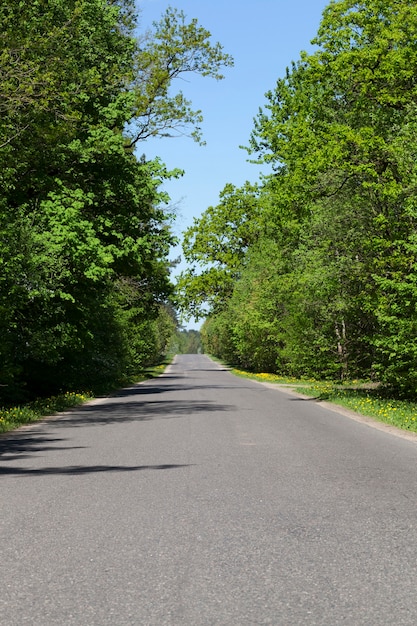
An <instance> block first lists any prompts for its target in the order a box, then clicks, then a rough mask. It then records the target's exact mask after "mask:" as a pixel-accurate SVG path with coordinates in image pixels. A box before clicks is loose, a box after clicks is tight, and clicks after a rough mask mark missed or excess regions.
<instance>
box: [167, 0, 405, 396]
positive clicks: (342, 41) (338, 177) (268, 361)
mask: <svg viewBox="0 0 417 626" xmlns="http://www.w3.org/2000/svg"><path fill="white" fill-rule="evenodd" d="M313 43H314V44H315V46H316V48H315V50H314V52H312V53H311V54H307V53H305V52H304V53H302V54H301V56H300V59H299V60H298V61H297V62H295V63H293V64H292V66H291V67H290V68H289V69H288V70H287V73H286V75H285V76H284V77H283V78H280V79H279V80H278V81H277V84H276V86H275V88H274V89H272V90H271V91H270V92H269V93H268V94H266V99H267V100H266V105H265V106H264V108H263V109H260V112H259V114H258V116H257V118H256V119H255V124H254V129H253V132H252V135H251V138H250V145H249V147H248V148H247V149H248V151H249V154H250V157H251V158H252V159H253V160H255V161H257V162H260V163H264V164H270V166H271V170H272V173H271V174H270V175H267V176H265V177H263V178H262V179H261V180H260V181H259V182H258V184H254V185H251V184H249V183H247V184H246V185H245V186H243V187H242V188H235V187H234V186H233V185H228V186H226V188H225V189H224V191H223V192H222V194H221V196H220V202H219V204H218V206H216V207H210V208H208V209H207V210H206V212H205V213H204V214H203V215H202V216H201V218H199V219H196V220H195V222H194V224H193V226H192V227H191V228H189V229H188V231H187V232H186V234H185V239H184V251H185V255H186V257H187V259H188V261H189V262H190V264H191V268H190V270H189V271H187V272H185V273H183V275H182V277H181V279H180V281H179V286H178V290H179V297H180V299H181V301H182V304H183V306H184V308H188V309H189V310H190V311H192V312H193V313H194V314H196V315H200V316H201V317H204V316H207V319H206V321H205V323H204V325H203V328H202V338H203V343H204V346H205V349H206V350H207V351H208V352H211V353H213V354H215V355H217V356H219V357H222V358H225V359H227V360H228V361H230V362H232V363H234V364H237V365H240V366H242V367H245V368H249V369H253V370H257V371H262V370H264V371H271V372H279V373H282V374H287V375H294V376H313V377H321V378H322V377H326V378H329V379H353V378H367V379H369V378H372V379H375V380H378V381H381V382H383V383H385V384H386V385H389V386H391V387H392V388H394V389H395V390H396V391H397V392H398V393H403V394H407V395H414V396H415V395H416V393H417V5H416V3H415V2H414V1H411V0H401V1H400V2H398V1H397V0H384V1H383V2H381V1H380V0H361V1H360V2H357V1H354V0H340V1H338V2H331V3H330V4H329V6H328V7H327V8H326V9H325V11H324V12H323V18H322V22H321V25H320V28H319V31H318V34H317V36H316V38H315V39H314V40H313ZM199 268H200V269H199Z"/></svg>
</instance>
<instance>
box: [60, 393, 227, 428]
mask: <svg viewBox="0 0 417 626" xmlns="http://www.w3.org/2000/svg"><path fill="white" fill-rule="evenodd" d="M135 395H138V394H135ZM120 397H121V396H118V397H114V398H109V399H108V401H106V402H105V403H100V404H90V405H86V406H84V407H82V408H79V409H77V410H75V411H72V412H70V413H69V414H67V415H65V416H62V417H60V418H59V419H57V420H56V422H55V425H56V426H59V427H63V428H64V427H72V426H104V425H106V424H115V423H125V422H132V421H149V420H157V419H174V418H177V419H178V418H182V417H186V416H187V415H197V414H198V413H223V412H225V411H231V410H233V409H234V408H235V407H234V406H233V405H229V404H218V403H217V402H214V401H208V400H207V401H198V400H161V401H159V400H148V401H146V400H143V398H140V399H137V400H135V399H134V396H132V394H130V395H129V394H128V395H125V396H124V401H121V402H120V401H118V399H117V398H120Z"/></svg>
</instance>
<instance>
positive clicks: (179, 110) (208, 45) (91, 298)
mask: <svg viewBox="0 0 417 626" xmlns="http://www.w3.org/2000/svg"><path fill="white" fill-rule="evenodd" d="M139 14H140V10H139V8H138V7H137V6H136V5H135V2H134V1H133V0H117V1H115V2H109V1H108V0H54V2H43V3H38V2H3V3H1V5H0V23H1V25H2V28H1V32H0V43H1V46H0V47H1V53H0V112H1V114H0V406H9V407H15V406H18V405H20V406H22V405H26V404H27V403H28V402H33V401H34V400H35V399H36V398H38V397H44V398H51V397H54V398H56V397H59V398H61V395H60V394H61V393H62V392H65V391H66V390H79V389H85V388H87V389H89V388H96V387H100V386H101V387H108V386H110V385H111V384H112V382H113V381H115V380H119V379H123V378H124V377H126V376H127V377H130V376H132V375H135V374H136V372H138V371H140V370H142V369H143V368H145V367H147V366H148V365H149V364H152V363H157V362H158V360H159V358H160V357H161V355H162V354H165V353H166V350H167V346H168V344H169V342H170V339H171V336H172V335H173V333H175V330H176V328H177V320H176V316H175V313H174V311H173V304H172V293H173V285H172V281H171V279H170V270H171V268H172V265H173V263H172V262H171V261H170V259H169V254H170V249H171V246H172V245H173V244H174V243H176V237H175V236H174V233H173V228H172V225H173V221H174V219H175V210H174V209H172V207H171V206H170V199H169V197H168V196H167V194H166V193H165V191H164V189H163V186H164V183H165V182H166V181H167V180H169V179H172V178H178V177H180V176H181V175H182V171H181V169H178V168H181V162H180V157H179V162H178V163H177V164H176V166H177V167H176V168H175V169H173V170H172V171H169V170H168V169H167V167H166V166H165V164H164V163H163V162H162V161H161V160H160V159H159V158H152V159H149V158H147V157H146V154H145V152H146V147H145V143H146V139H147V138H148V137H155V136H161V137H162V136H170V137H173V136H183V135H189V136H190V137H192V138H193V139H194V140H196V141H197V142H198V143H201V141H202V136H201V122H202V114H201V111H199V110H195V109H194V108H193V106H192V103H191V102H190V101H189V100H188V99H187V97H186V94H184V93H183V92H182V91H181V86H182V87H185V88H186V84H187V80H188V79H189V78H190V77H191V76H192V75H199V76H203V77H208V78H212V79H215V80H218V79H221V78H223V76H222V71H223V68H224V67H227V66H229V65H231V64H232V59H231V57H230V56H229V55H227V54H226V53H224V52H223V49H222V46H221V45H220V44H218V43H216V42H213V41H212V39H211V35H210V33H209V32H208V31H207V30H206V29H204V28H203V27H201V26H200V25H199V24H198V22H197V20H195V19H190V20H188V19H187V18H186V17H185V15H184V14H183V13H182V12H181V11H180V10H177V9H174V8H167V9H166V11H165V12H164V13H163V15H162V16H161V20H160V21H159V22H157V23H154V25H153V27H152V28H151V29H150V30H149V31H147V32H143V30H141V24H140V15H139ZM186 76H187V80H184V78H185V77H186ZM181 79H182V80H181ZM59 402H61V400H59ZM59 402H58V404H59ZM35 412H36V411H35ZM18 415H20V413H19V411H15V414H14V417H13V420H15V419H17V417H16V416H18ZM2 419H3V421H4V420H5V418H4V417H3V418H2ZM10 419H11V418H10Z"/></svg>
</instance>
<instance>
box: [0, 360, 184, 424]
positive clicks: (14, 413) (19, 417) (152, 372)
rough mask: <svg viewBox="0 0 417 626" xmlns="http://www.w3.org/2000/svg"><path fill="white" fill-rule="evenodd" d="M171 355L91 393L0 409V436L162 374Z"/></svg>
mask: <svg viewBox="0 0 417 626" xmlns="http://www.w3.org/2000/svg"><path fill="white" fill-rule="evenodd" d="M173 356H174V355H173V354H169V355H167V357H166V358H165V359H164V360H163V361H162V362H161V363H159V364H158V365H154V366H150V367H146V368H144V369H143V370H141V371H140V372H138V373H137V375H136V376H131V377H125V378H124V379H121V380H118V381H114V383H113V385H111V386H108V387H106V388H101V389H100V388H97V389H95V391H94V392H93V391H84V392H70V391H67V392H66V393H61V394H58V395H56V396H51V397H49V398H37V399H36V400H33V401H32V402H27V403H25V404H21V405H19V406H10V407H3V408H1V409H0V433H6V432H9V431H11V430H14V429H15V428H19V427H20V426H23V425H24V424H29V423H31V422H36V421H38V420H40V419H42V418H44V417H48V416H51V415H55V414H56V413H61V412H62V411H68V410H69V409H73V408H75V407H77V406H80V405H82V404H84V403H85V402H88V401H89V400H92V399H93V398H95V397H98V396H109V395H111V393H112V392H113V391H114V390H115V389H119V388H120V387H123V386H127V385H129V384H134V383H138V382H142V381H145V380H149V379H151V378H156V377H157V376H159V375H160V374H162V373H163V372H164V370H165V368H166V367H167V366H168V365H169V364H170V363H171V361H172V358H173Z"/></svg>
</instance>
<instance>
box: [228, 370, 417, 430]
mask: <svg viewBox="0 0 417 626" xmlns="http://www.w3.org/2000/svg"><path fill="white" fill-rule="evenodd" d="M230 371H231V373H232V374H235V375H236V376H241V377H244V378H250V379H252V380H257V381H259V382H268V383H273V384H276V385H277V386H280V387H281V388H287V389H289V390H292V391H296V392H297V393H300V394H302V395H305V396H311V397H312V398H314V399H315V400H316V401H317V402H330V403H331V404H337V405H339V406H342V407H344V408H346V409H349V410H351V411H354V412H355V413H359V414H360V415H364V416H366V417H371V418H373V419H376V420H378V421H379V422H384V423H385V424H390V425H391V426H395V427H396V428H400V429H402V430H409V431H412V432H417V402H412V401H409V400H400V399H398V398H396V397H394V396H393V394H392V392H390V390H389V389H387V388H384V387H382V386H380V385H376V384H375V383H372V382H368V381H357V380H353V381H349V382H345V383H343V384H341V383H334V382H329V381H317V380H313V379H302V378H294V377H282V376H278V375H277V374H268V373H265V372H261V373H251V372H245V371H243V370H240V369H234V368H231V369H230Z"/></svg>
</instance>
